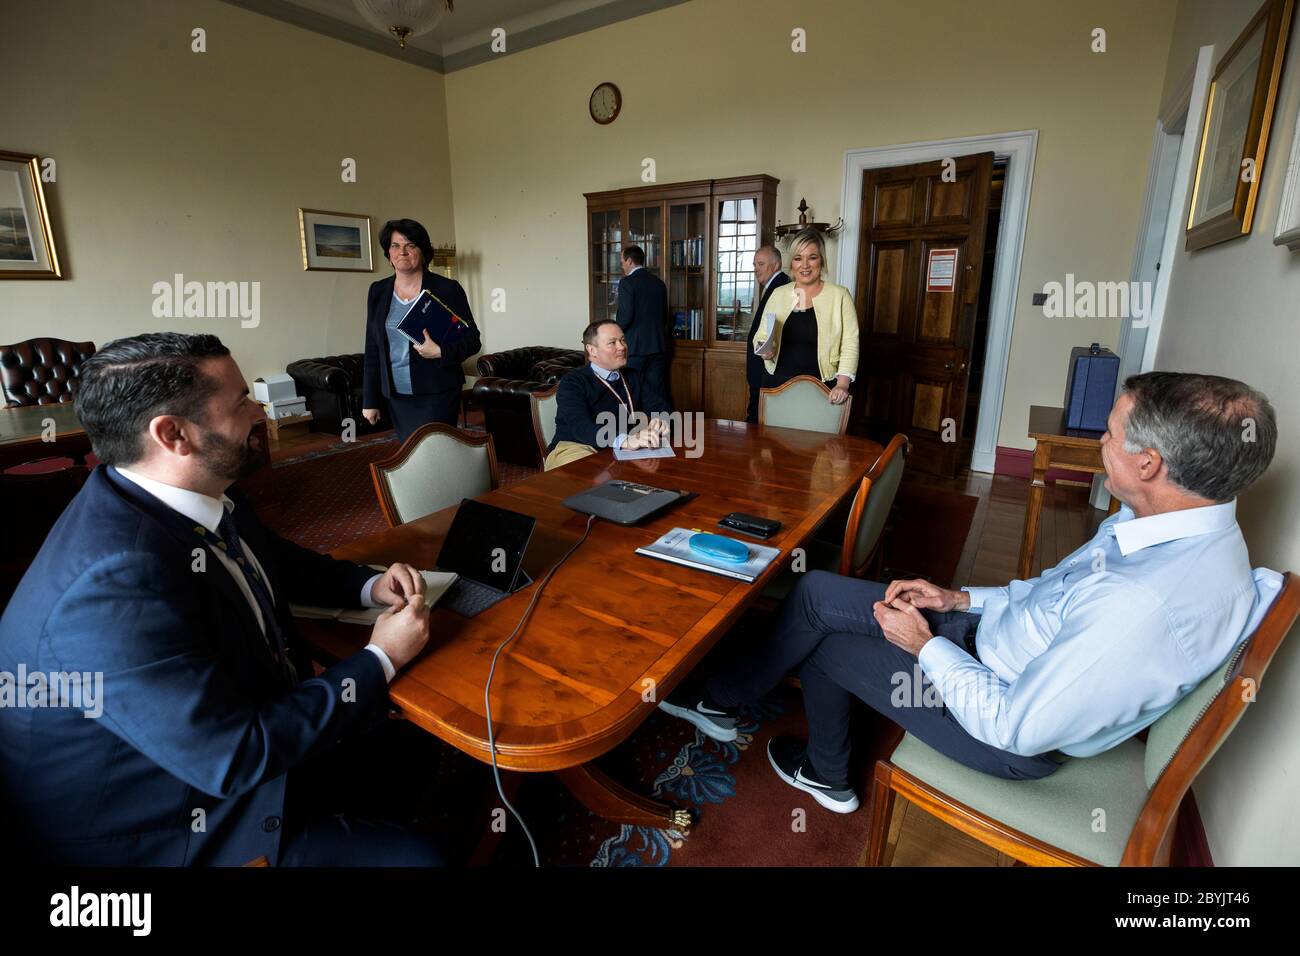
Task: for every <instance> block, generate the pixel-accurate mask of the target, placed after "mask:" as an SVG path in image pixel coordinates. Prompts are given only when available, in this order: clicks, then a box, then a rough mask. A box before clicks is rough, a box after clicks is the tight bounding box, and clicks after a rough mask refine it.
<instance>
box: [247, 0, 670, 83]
mask: <svg viewBox="0 0 1300 956" xmlns="http://www.w3.org/2000/svg"><path fill="white" fill-rule="evenodd" d="M225 2H226V3H229V4H231V5H233V6H237V7H243V8H244V9H247V10H252V11H254V12H256V13H261V14H264V15H266V16H269V17H274V18H275V19H277V20H282V21H284V22H286V23H291V24H293V25H295V26H298V27H302V28H303V29H307V30H312V31H313V32H316V33H324V34H326V35H327V36H332V37H335V38H336V39H340V40H344V41H346V42H349V43H355V44H357V45H358V46H364V47H366V48H367V49H371V50H374V51H376V52H378V53H385V54H387V55H389V56H394V57H399V58H404V59H406V60H408V61H409V62H412V63H415V64H417V65H419V66H424V67H428V68H429V69H432V70H436V71H438V72H440V73H446V72H450V71H452V70H458V69H463V68H464V67H466V66H472V65H474V64H475V63H481V62H483V61H485V60H488V59H492V58H493V57H495V56H499V54H495V53H493V52H492V51H491V49H490V43H491V40H492V31H493V30H494V29H496V28H497V27H500V28H502V29H504V30H505V31H506V52H507V54H509V53H517V52H519V51H520V50H525V49H528V48H530V47H535V46H539V45H540V44H542V43H549V42H551V41H553V40H558V39H561V38H563V37H566V36H573V35H575V34H578V33H583V32H585V31H587V30H594V29H596V28H598V27H602V26H605V25H607V24H610V23H616V22H618V21H620V20H627V19H630V18H632V17H636V16H640V15H641V14H643V13H650V12H652V11H654V10H659V9H662V8H664V7H669V6H673V5H675V4H678V3H684V2H687V0H455V12H453V13H449V14H447V15H446V16H444V17H443V19H442V22H441V23H439V24H438V26H436V27H435V28H434V29H433V30H432V31H431V32H429V33H426V34H425V35H424V36H421V37H413V38H412V39H410V40H408V41H407V44H406V45H407V49H406V50H405V51H403V50H401V49H400V48H399V47H398V45H397V41H396V40H394V39H393V38H392V37H391V36H385V35H384V34H381V33H380V32H379V31H378V30H376V29H375V28H374V27H372V26H371V25H370V24H369V23H367V22H366V20H365V18H364V17H362V16H361V14H360V13H358V12H357V8H356V6H355V5H354V4H353V3H352V0H225Z"/></svg>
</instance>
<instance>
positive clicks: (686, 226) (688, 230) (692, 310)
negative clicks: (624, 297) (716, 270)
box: [667, 202, 709, 342]
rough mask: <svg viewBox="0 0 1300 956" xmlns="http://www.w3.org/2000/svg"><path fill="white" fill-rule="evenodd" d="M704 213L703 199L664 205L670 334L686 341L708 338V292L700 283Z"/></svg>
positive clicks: (705, 205) (703, 263)
mask: <svg viewBox="0 0 1300 956" xmlns="http://www.w3.org/2000/svg"><path fill="white" fill-rule="evenodd" d="M707 215H708V206H707V204H706V203H704V202H688V203H678V204H675V205H672V206H669V207H668V257H667V259H668V261H667V266H668V283H667V285H668V318H669V320H670V322H671V323H672V332H673V338H675V339H679V340H682V341H687V342H702V341H704V340H705V339H706V338H708V332H707V329H706V328H705V324H706V321H707V318H706V317H707V314H708V306H709V295H708V288H707V286H706V285H705V284H704V276H705V271H706V270H705V262H704V257H705V247H706V246H707V245H708V239H707V236H708V221H707V218H706V217H707Z"/></svg>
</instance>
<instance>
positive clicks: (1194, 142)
mask: <svg viewBox="0 0 1300 956" xmlns="http://www.w3.org/2000/svg"><path fill="white" fill-rule="evenodd" d="M1213 65H1214V47H1213V46H1203V47H1201V48H1200V50H1199V51H1198V52H1197V54H1196V66H1195V68H1194V71H1193V73H1192V81H1191V84H1190V85H1188V84H1187V83H1186V82H1184V84H1183V90H1186V94H1187V100H1186V103H1187V122H1186V124H1185V126H1184V127H1183V144H1182V147H1181V148H1180V149H1179V151H1178V167H1177V169H1175V171H1174V198H1173V204H1172V205H1171V206H1170V209H1169V221H1168V222H1166V223H1165V241H1164V247H1163V249H1162V250H1161V252H1160V263H1161V269H1160V275H1159V276H1157V277H1156V288H1155V294H1154V295H1153V296H1152V300H1151V319H1150V321H1149V322H1148V324H1147V341H1146V347H1145V348H1144V349H1143V350H1142V366H1141V368H1142V371H1144V372H1146V371H1148V370H1150V369H1152V368H1154V367H1155V364H1156V347H1157V346H1158V345H1159V344H1160V332H1161V330H1162V329H1163V327H1164V321H1165V304H1166V303H1167V302H1168V301H1169V283H1170V280H1171V279H1172V278H1173V274H1174V262H1175V260H1176V259H1177V258H1178V247H1179V244H1180V243H1181V242H1182V239H1183V235H1184V233H1185V231H1186V229H1187V213H1188V209H1189V205H1190V203H1191V201H1192V176H1193V175H1194V172H1195V165H1196V155H1197V153H1199V152H1200V150H1201V121H1202V120H1203V119H1204V118H1205V100H1206V98H1207V97H1208V96H1209V92H1210V71H1211V68H1212V67H1213ZM1182 105H1183V101H1182V90H1180V92H1179V94H1176V95H1175V96H1174V97H1173V98H1172V99H1171V101H1170V103H1169V104H1168V105H1167V107H1165V108H1162V109H1161V111H1160V118H1159V120H1158V128H1159V129H1161V130H1163V128H1164V125H1165V123H1166V122H1168V123H1173V122H1174V121H1175V120H1176V119H1177V118H1178V116H1179V113H1180V112H1181V109H1182Z"/></svg>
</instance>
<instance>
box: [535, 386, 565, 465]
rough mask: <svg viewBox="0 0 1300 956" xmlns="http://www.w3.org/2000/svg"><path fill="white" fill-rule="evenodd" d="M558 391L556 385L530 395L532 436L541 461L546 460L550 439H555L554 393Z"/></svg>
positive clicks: (555, 408)
mask: <svg viewBox="0 0 1300 956" xmlns="http://www.w3.org/2000/svg"><path fill="white" fill-rule="evenodd" d="M559 390H560V387H559V386H558V385H552V386H551V387H550V388H547V389H543V390H542V391H540V392H533V394H532V406H533V435H534V436H535V437H536V439H537V453H538V454H539V455H541V460H542V461H545V460H546V455H547V453H548V448H549V447H550V444H551V439H552V438H554V437H555V413H556V410H557V407H556V401H555V393H556V392H558V391H559Z"/></svg>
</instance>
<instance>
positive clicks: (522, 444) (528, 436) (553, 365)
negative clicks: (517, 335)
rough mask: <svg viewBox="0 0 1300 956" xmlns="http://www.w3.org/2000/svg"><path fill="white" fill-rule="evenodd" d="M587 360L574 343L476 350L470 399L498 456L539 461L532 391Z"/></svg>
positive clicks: (537, 465) (515, 460)
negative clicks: (485, 351)
mask: <svg viewBox="0 0 1300 956" xmlns="http://www.w3.org/2000/svg"><path fill="white" fill-rule="evenodd" d="M586 360H587V357H586V355H585V354H584V353H583V352H581V351H579V350H577V349H559V348H552V347H551V346H546V345H538V346H530V347H527V348H519V349H507V350H506V351H504V352H491V353H488V354H487V355H480V356H479V359H478V362H477V368H478V381H476V382H475V383H474V389H473V391H472V392H471V393H470V401H471V402H472V403H473V404H474V405H476V406H478V407H479V408H482V409H483V420H484V426H485V427H486V429H487V433H488V434H489V435H491V436H492V443H493V445H494V446H495V448H496V455H497V460H498V461H508V462H513V463H514V464H517V465H526V466H527V467H530V468H540V467H541V466H542V459H541V456H540V455H539V454H538V449H537V442H536V440H535V438H534V437H533V411H532V394H533V392H541V391H545V390H546V389H548V388H550V387H551V386H553V385H554V384H555V383H556V382H558V381H559V380H560V379H561V378H563V377H564V375H566V374H567V373H568V372H570V371H572V370H573V369H575V368H579V367H581V366H582V365H583V363H585V362H586Z"/></svg>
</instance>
